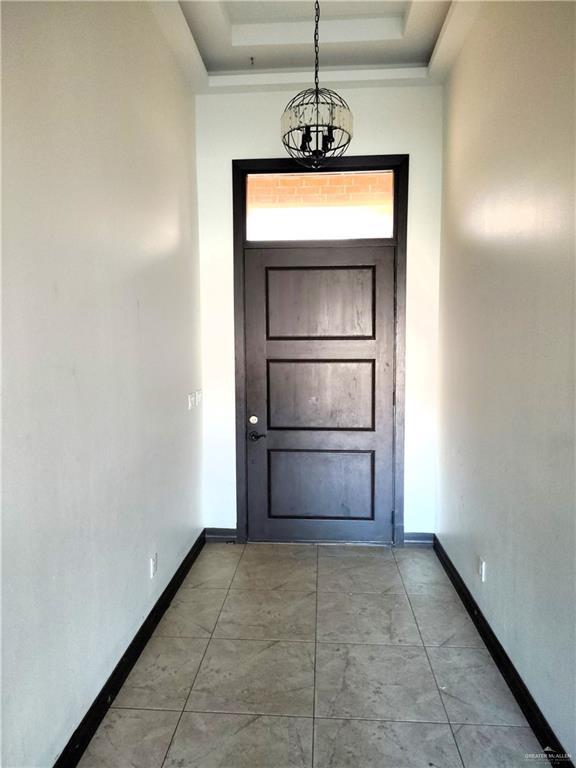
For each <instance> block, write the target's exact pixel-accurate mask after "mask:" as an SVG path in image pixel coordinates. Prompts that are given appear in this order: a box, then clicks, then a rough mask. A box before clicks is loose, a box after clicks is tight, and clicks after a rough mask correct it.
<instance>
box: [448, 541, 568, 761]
mask: <svg viewBox="0 0 576 768" xmlns="http://www.w3.org/2000/svg"><path fill="white" fill-rule="evenodd" d="M434 550H435V552H436V554H437V555H438V559H439V560H440V562H441V563H442V565H443V566H444V570H445V571H446V573H447V574H448V577H449V578H450V581H451V582H452V584H453V585H454V588H455V589H456V591H457V592H458V595H459V596H460V599H461V600H462V602H463V603H464V607H465V608H466V610H467V611H468V613H469V614H470V617H471V619H472V621H473V622H474V624H475V625H476V629H477V630H478V632H479V633H480V637H481V638H482V640H484V642H485V644H486V648H487V649H488V651H489V652H490V655H491V656H492V658H493V659H494V661H495V663H496V666H497V667H498V669H499V670H500V672H501V673H502V676H503V677H504V679H505V680H506V682H507V684H508V686H509V688H510V690H511V691H512V693H513V695H514V698H515V699H516V701H517V702H518V705H519V706H520V709H521V710H522V712H523V713H524V717H525V718H526V720H527V721H528V724H529V725H530V727H531V728H532V730H533V731H534V734H535V735H536V738H537V739H538V741H539V742H540V744H541V746H542V749H547V750H552V752H546V754H547V756H548V760H549V762H550V763H551V764H552V765H553V766H558V768H560V767H561V768H574V764H573V763H572V762H571V761H570V759H569V758H568V757H563V756H564V755H566V750H565V749H564V747H563V746H562V744H561V743H560V741H559V740H558V738H557V737H556V734H555V733H554V731H553V730H552V728H551V726H550V724H549V723H548V721H547V720H546V718H545V717H544V715H543V714H542V711H541V710H540V707H539V706H538V704H536V702H535V701H534V698H533V697H532V694H531V693H530V691H529V690H528V688H527V687H526V684H525V683H524V681H523V680H522V678H521V677H520V674H519V672H518V670H517V669H516V667H515V666H514V664H513V663H512V661H511V659H510V657H509V656H508V654H507V653H506V651H505V650H504V648H503V647H502V645H501V643H500V641H499V640H498V638H497V637H496V635H495V634H494V632H493V630H492V628H491V627H490V624H489V623H488V621H487V620H486V618H485V616H484V615H483V613H482V611H481V610H480V608H479V607H478V604H477V603H476V601H475V600H474V598H473V597H472V593H471V592H470V590H469V589H468V587H467V586H466V584H465V583H464V581H463V579H462V577H461V576H460V574H459V573H458V571H457V570H456V568H455V566H454V564H453V562H452V561H451V560H450V558H449V556H448V555H447V553H446V550H445V549H444V547H443V546H442V544H441V543H440V541H439V540H438V538H437V537H436V536H434Z"/></svg>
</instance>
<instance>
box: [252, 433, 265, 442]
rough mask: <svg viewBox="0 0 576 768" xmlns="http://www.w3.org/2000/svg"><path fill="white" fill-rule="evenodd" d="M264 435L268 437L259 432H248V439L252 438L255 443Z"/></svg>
mask: <svg viewBox="0 0 576 768" xmlns="http://www.w3.org/2000/svg"><path fill="white" fill-rule="evenodd" d="M263 437H266V435H261V434H259V433H258V432H249V433H248V440H251V441H252V442H253V443H256V442H257V441H258V440H261V439H262V438H263Z"/></svg>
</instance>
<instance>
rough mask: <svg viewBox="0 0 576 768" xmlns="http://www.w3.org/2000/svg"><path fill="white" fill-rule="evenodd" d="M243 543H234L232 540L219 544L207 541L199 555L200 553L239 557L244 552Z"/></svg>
mask: <svg viewBox="0 0 576 768" xmlns="http://www.w3.org/2000/svg"><path fill="white" fill-rule="evenodd" d="M244 549H245V545H244V544H234V543H232V542H230V543H228V544H226V543H224V544H219V543H216V542H212V543H211V542H208V543H207V544H205V545H204V547H203V548H202V551H201V552H200V556H202V555H225V556H228V557H237V558H240V557H241V556H242V553H243V552H244Z"/></svg>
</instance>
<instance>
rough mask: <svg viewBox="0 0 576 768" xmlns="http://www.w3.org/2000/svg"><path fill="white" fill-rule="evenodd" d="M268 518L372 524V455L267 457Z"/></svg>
mask: <svg viewBox="0 0 576 768" xmlns="http://www.w3.org/2000/svg"><path fill="white" fill-rule="evenodd" d="M268 483H269V494H270V503H269V509H268V515H269V517H275V518H293V519H298V518H304V519H309V520H311V519H314V518H315V519H321V520H328V519H331V520H338V519H343V520H371V519H372V518H373V516H374V452H373V451H310V450H305V451H299V450H274V451H269V452H268Z"/></svg>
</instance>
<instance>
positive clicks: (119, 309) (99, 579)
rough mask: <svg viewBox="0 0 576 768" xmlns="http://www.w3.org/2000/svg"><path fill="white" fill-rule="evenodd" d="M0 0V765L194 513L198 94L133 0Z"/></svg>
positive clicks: (87, 676) (100, 651) (171, 554)
mask: <svg viewBox="0 0 576 768" xmlns="http://www.w3.org/2000/svg"><path fill="white" fill-rule="evenodd" d="M2 16H3V18H2V48H3V50H2V54H3V56H2V67H3V72H2V88H3V94H2V95H3V124H2V129H3V168H2V172H3V178H2V181H3V192H4V194H3V211H2V212H3V257H4V263H3V291H4V296H3V298H4V307H3V309H4V315H3V320H4V337H3V368H4V370H3V374H4V376H3V384H4V412H3V415H4V434H3V439H4V445H3V456H4V465H3V469H4V486H3V506H4V525H3V547H4V549H3V569H4V574H3V575H4V579H3V585H4V593H3V598H2V609H3V617H2V618H3V628H4V636H3V677H4V679H3V694H4V701H3V713H2V714H3V723H2V725H3V733H4V745H3V746H4V754H3V760H2V765H3V766H5V768H24V767H25V768H31V767H32V766H34V767H37V766H38V767H40V766H41V767H42V768H48V767H49V766H51V765H52V764H53V761H54V759H55V758H56V756H57V755H58V753H59V752H60V750H61V749H62V748H63V746H64V745H65V744H66V742H67V740H68V738H69V737H70V736H71V734H72V731H73V730H74V728H75V727H76V726H77V725H78V723H79V721H80V719H81V718H82V716H83V715H84V714H85V712H86V711H87V709H88V707H89V706H90V704H91V703H92V701H93V699H94V697H95V696H96V694H97V693H98V692H99V690H100V688H101V687H102V685H103V683H104V682H105V680H106V678H107V677H108V675H109V674H110V672H111V671H112V669H113V668H114V666H115V664H116V663H117V661H118V660H119V658H120V656H121V654H122V653H123V652H124V650H125V649H126V647H127V645H128V643H129V642H130V641H131V640H132V638H133V637H134V634H135V632H136V630H137V629H138V627H139V626H140V624H141V622H142V620H143V619H144V617H145V616H146V615H147V614H148V613H149V611H150V609H151V608H152V606H153V604H154V602H155V601H156V599H157V598H158V596H159V594H160V593H161V592H162V590H163V589H164V587H165V586H166V584H167V582H168V580H169V579H170V577H171V576H172V575H173V573H174V571H175V569H176V567H177V565H178V564H179V563H180V561H181V559H182V557H183V556H184V554H185V553H186V551H187V550H188V548H189V547H190V546H191V544H192V542H193V541H194V540H195V538H196V536H197V534H198V533H199V530H200V512H199V495H198V486H199V477H198V473H197V465H198V464H199V449H200V446H199V440H198V437H199V422H200V419H199V415H198V414H197V413H195V412H190V413H189V412H188V411H187V393H188V392H189V391H192V390H193V389H195V388H196V387H199V385H200V376H199V364H200V356H199V349H198V327H199V312H198V297H197V287H198V277H197V248H196V224H195V213H194V211H195V207H196V202H195V196H194V190H195V178H194V111H193V106H194V105H193V99H192V98H191V96H190V91H189V85H188V83H187V82H186V80H185V78H184V76H183V74H182V73H181V71H180V70H179V69H178V67H177V65H176V62H175V59H174V58H173V55H172V54H171V52H170V50H169V48H168V45H167V43H166V41H165V39H164V37H163V35H162V33H161V31H160V27H159V25H158V22H157V20H156V16H155V15H154V14H153V13H152V10H151V9H150V8H149V7H147V4H146V3H116V2H113V3H100V2H97V3H54V4H47V3H42V2H39V3H38V2H32V3H22V2H17V3H13V4H12V3H3V4H2ZM155 551H156V552H158V558H159V560H158V573H157V576H156V578H155V579H154V580H151V579H150V577H149V557H150V556H151V555H152V553H153V552H155Z"/></svg>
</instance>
